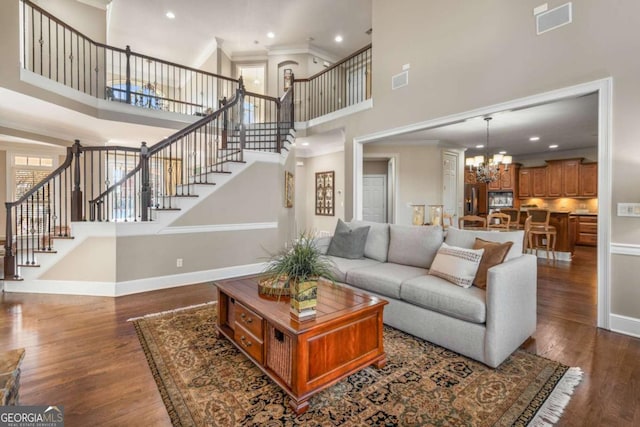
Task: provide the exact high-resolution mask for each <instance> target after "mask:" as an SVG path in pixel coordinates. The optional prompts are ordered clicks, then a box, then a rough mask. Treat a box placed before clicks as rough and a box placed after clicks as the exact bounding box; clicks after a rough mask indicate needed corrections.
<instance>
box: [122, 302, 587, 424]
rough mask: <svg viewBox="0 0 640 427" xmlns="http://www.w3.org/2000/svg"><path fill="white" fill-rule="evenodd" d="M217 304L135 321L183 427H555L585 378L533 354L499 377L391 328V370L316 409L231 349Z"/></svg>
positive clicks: (331, 392)
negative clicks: (292, 398)
mask: <svg viewBox="0 0 640 427" xmlns="http://www.w3.org/2000/svg"><path fill="white" fill-rule="evenodd" d="M216 309H217V306H216V305H215V303H212V304H208V305H203V306H197V307H191V308H187V309H184V310H178V311H174V312H165V313H161V314H159V315H156V316H145V317H144V318H139V319H134V324H135V327H136V330H137V333H138V337H139V339H140V343H141V345H142V348H143V349H144V352H145V354H146V357H147V361H148V362H149V367H150V368H151V372H152V373H153V376H154V378H155V380H156V383H157V385H158V389H159V391H160V395H161V396H162V399H163V401H164V404H165V406H166V407H167V411H168V413H169V416H170V418H171V421H172V423H173V424H174V425H175V426H225V427H228V426H274V427H275V426H298V425H304V426H429V425H434V426H527V425H531V426H545V425H553V423H555V422H556V421H557V420H558V418H559V417H560V415H561V414H562V411H563V409H564V407H565V406H566V404H567V403H568V402H569V399H570V396H571V394H572V393H573V390H574V388H575V387H576V386H577V385H578V383H579V382H580V379H581V377H582V372H581V371H580V369H578V368H569V367H567V366H564V365H562V364H560V363H557V362H554V361H551V360H548V359H545V358H542V357H539V356H536V355H534V354H531V353H527V352H524V351H516V352H515V353H514V354H513V355H512V356H510V357H509V358H508V359H507V360H506V361H505V362H504V363H503V364H502V365H500V367H499V368H498V369H491V368H488V367H487V366H485V365H483V364H481V363H479V362H475V361H473V360H470V359H468V358H466V357H464V356H461V355H459V354H456V353H453V352H451V351H449V350H446V349H444V348H442V347H438V346H436V345H434V344H431V343H429V342H427V341H424V340H421V339H419V338H415V337H412V336H410V335H407V334H405V333H403V332H401V331H398V330H396V329H393V328H391V327H387V326H385V330H384V345H385V351H386V353H387V365H386V366H385V367H384V368H383V369H375V368H373V367H369V368H366V369H364V370H362V371H360V372H358V373H356V374H354V375H351V376H350V377H348V378H346V379H345V380H343V381H341V382H339V383H338V384H336V385H334V386H333V387H330V388H328V389H326V390H324V391H323V392H321V393H319V394H318V395H316V396H314V397H313V398H312V399H311V400H310V409H309V410H308V411H307V412H306V413H304V414H302V415H300V416H296V414H295V413H294V412H293V411H291V410H290V409H289V407H288V397H287V395H286V394H285V393H284V392H283V391H282V390H281V389H280V388H279V387H278V386H277V385H276V384H275V383H273V382H272V381H271V380H270V379H269V378H268V377H267V376H265V375H264V374H263V373H262V372H261V371H260V370H259V369H258V368H257V367H256V366H255V365H254V364H253V363H252V362H251V361H249V360H248V359H247V358H246V357H245V356H244V355H243V354H242V353H241V352H240V351H238V350H237V349H236V348H235V347H234V346H233V345H232V344H231V343H230V342H229V341H228V340H226V339H224V338H217V335H216V329H215V324H216V315H217V312H216Z"/></svg>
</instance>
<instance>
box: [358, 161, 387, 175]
mask: <svg viewBox="0 0 640 427" xmlns="http://www.w3.org/2000/svg"><path fill="white" fill-rule="evenodd" d="M387 169H388V161H387V160H383V161H379V160H366V159H365V161H364V162H363V164H362V174H363V175H386V174H387Z"/></svg>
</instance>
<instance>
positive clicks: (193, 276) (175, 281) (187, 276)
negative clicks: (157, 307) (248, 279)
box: [113, 263, 265, 297]
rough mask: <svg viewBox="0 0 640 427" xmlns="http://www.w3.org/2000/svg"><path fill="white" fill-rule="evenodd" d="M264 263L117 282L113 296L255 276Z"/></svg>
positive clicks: (261, 269) (262, 268)
mask: <svg viewBox="0 0 640 427" xmlns="http://www.w3.org/2000/svg"><path fill="white" fill-rule="evenodd" d="M264 267H265V263H257V264H246V265H237V266H233V267H223V268H217V269H213V270H205V271H194V272H191V273H184V274H174V275H171V276H162V277H149V278H146V279H139V280H130V281H127V282H119V283H118V284H117V285H116V292H115V295H113V296H117V297H119V296H122V295H130V294H137V293H140V292H148V291H155V290H158V289H166V288H175V287H178V286H186V285H193V284H196V283H203V282H211V281H213V280H222V279H228V278H231V277H240V276H246V275H249V274H257V273H260V272H261V271H263V270H264Z"/></svg>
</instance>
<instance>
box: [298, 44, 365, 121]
mask: <svg viewBox="0 0 640 427" xmlns="http://www.w3.org/2000/svg"><path fill="white" fill-rule="evenodd" d="M293 88H294V91H293V92H294V96H295V100H294V105H295V109H296V111H295V121H296V122H304V121H308V120H311V119H315V118H317V117H321V116H324V115H326V114H329V113H332V112H334V111H338V110H341V109H343V108H346V107H350V106H352V105H356V104H359V103H361V102H363V101H366V100H367V99H370V98H371V45H368V46H365V47H364V48H362V49H360V50H358V51H357V52H355V53H353V54H351V55H349V56H348V57H346V58H344V59H343V60H341V61H339V62H336V63H335V64H333V65H332V66H330V67H329V68H327V69H326V70H323V71H321V72H319V73H317V74H315V75H313V76H311V77H309V78H308V79H295V80H294V83H293Z"/></svg>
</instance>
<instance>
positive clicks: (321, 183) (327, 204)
mask: <svg viewBox="0 0 640 427" xmlns="http://www.w3.org/2000/svg"><path fill="white" fill-rule="evenodd" d="M334 184H335V172H334V171H330V172H316V215H323V216H334V214H335V211H334V199H335V197H334V195H335V185H334Z"/></svg>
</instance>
